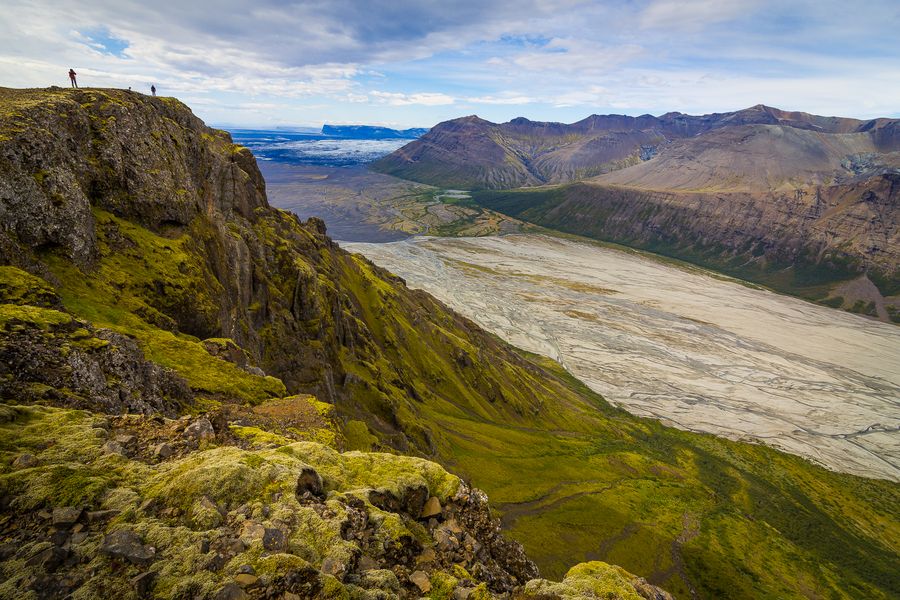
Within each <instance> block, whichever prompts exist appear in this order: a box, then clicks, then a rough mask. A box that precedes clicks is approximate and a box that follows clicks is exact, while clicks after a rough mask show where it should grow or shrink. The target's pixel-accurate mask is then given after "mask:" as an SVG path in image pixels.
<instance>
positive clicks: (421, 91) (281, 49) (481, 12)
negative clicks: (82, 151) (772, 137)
mask: <svg viewBox="0 0 900 600" xmlns="http://www.w3.org/2000/svg"><path fill="white" fill-rule="evenodd" d="M0 10H2V14H3V15H4V16H3V19H2V20H0V86H8V87H46V86H50V85H60V86H66V85H68V77H67V75H66V74H67V72H68V70H69V68H74V69H75V70H76V71H77V72H78V81H79V83H80V84H81V85H82V86H89V87H120V88H126V87H129V86H130V87H132V88H133V89H135V90H138V91H143V92H149V88H150V86H151V85H156V87H157V89H158V92H159V94H160V95H165V96H174V97H177V98H179V99H180V100H182V101H184V102H186V103H187V104H188V105H190V106H191V108H192V109H193V110H194V112H195V113H196V114H198V115H199V116H200V117H201V118H203V119H204V120H206V121H207V122H208V123H210V124H213V125H218V126H226V127H287V126H320V125H322V124H323V123H331V124H348V123H355V124H378V125H386V126H390V127H401V128H402V127H430V126H431V125H434V124H435V123H438V122H440V121H444V120H447V119H451V118H455V117H460V116H464V115H470V114H477V115H479V116H481V117H482V118H485V119H488V120H491V121H495V122H501V121H506V120H509V119H511V118H514V117H517V116H525V117H528V118H530V119H534V120H542V121H561V122H573V121H577V120H579V119H582V118H584V117H586V116H588V115H590V114H593V113H596V114H607V113H616V114H629V115H640V114H645V113H650V114H656V115H659V114H662V113H665V112H669V111H681V112H685V113H690V114H704V113H710V112H725V111H731V110H738V109H741V108H746V107H748V106H752V105H755V104H760V103H762V104H767V105H770V106H776V107H778V108H783V109H787V110H802V111H806V112H811V113H815V114H824V115H837V116H847V117H857V118H874V117H881V116H884V117H900V35H898V32H900V2H898V1H897V0H871V1H866V0H859V1H858V2H835V1H832V0H817V1H814V0H809V1H807V0H795V1H792V0H780V1H769V0H619V1H616V2H606V1H590V2H588V1H581V0H516V1H513V2H500V1H496V0H458V1H453V0H417V1H407V0H394V1H389V0H312V1H306V0H300V1H295V2H282V1H278V0H255V1H254V2H246V1H244V0H241V1H238V0H221V1H218V2H206V1H203V0H178V1H171V0H153V1H150V2H148V1H146V0H141V1H132V0H53V1H46V0H28V1H20V0H0Z"/></svg>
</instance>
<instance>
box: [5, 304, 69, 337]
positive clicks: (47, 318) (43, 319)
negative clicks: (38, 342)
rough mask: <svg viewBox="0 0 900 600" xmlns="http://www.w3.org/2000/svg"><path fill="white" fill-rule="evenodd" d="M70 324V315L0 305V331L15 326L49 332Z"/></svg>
mask: <svg viewBox="0 0 900 600" xmlns="http://www.w3.org/2000/svg"><path fill="white" fill-rule="evenodd" d="M71 322H72V315H69V314H66V313H64V312H60V311H58V310H53V309H51V308H40V307H37V306H19V305H16V304H0V329H7V330H9V329H11V328H14V327H16V326H22V325H26V326H32V327H39V328H40V329H43V330H45V331H49V330H51V329H53V328H55V327H57V326H59V325H68V324H69V323H71Z"/></svg>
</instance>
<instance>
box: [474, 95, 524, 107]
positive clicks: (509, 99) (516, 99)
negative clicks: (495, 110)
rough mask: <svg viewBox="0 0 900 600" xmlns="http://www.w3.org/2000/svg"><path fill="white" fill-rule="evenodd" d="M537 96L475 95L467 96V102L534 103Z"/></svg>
mask: <svg viewBox="0 0 900 600" xmlns="http://www.w3.org/2000/svg"><path fill="white" fill-rule="evenodd" d="M537 101H538V100H537V98H534V97H533V96H525V95H514V94H510V95H502V96H475V97H471V98H466V102H470V103H473V104H509V105H514V104H533V103H535V102H537Z"/></svg>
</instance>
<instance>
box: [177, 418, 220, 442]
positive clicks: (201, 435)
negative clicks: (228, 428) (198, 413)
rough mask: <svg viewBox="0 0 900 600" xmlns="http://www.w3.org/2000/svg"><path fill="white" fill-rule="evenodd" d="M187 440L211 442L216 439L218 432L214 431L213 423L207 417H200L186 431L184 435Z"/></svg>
mask: <svg viewBox="0 0 900 600" xmlns="http://www.w3.org/2000/svg"><path fill="white" fill-rule="evenodd" d="M182 435H183V436H184V437H185V438H187V439H189V440H193V441H197V442H199V441H203V440H211V439H213V438H214V437H216V430H215V429H213V426H212V423H211V422H210V420H209V419H207V418H206V417H200V418H199V419H197V420H196V421H194V422H193V423H191V424H190V425H188V426H187V427H185V429H184V433H183V434H182Z"/></svg>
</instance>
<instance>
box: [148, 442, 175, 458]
mask: <svg viewBox="0 0 900 600" xmlns="http://www.w3.org/2000/svg"><path fill="white" fill-rule="evenodd" d="M173 454H175V450H173V449H172V446H170V445H169V444H167V443H165V442H163V443H161V444H157V445H155V446H153V456H155V457H156V458H161V459H166V458H169V457H170V456H172V455H173Z"/></svg>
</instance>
